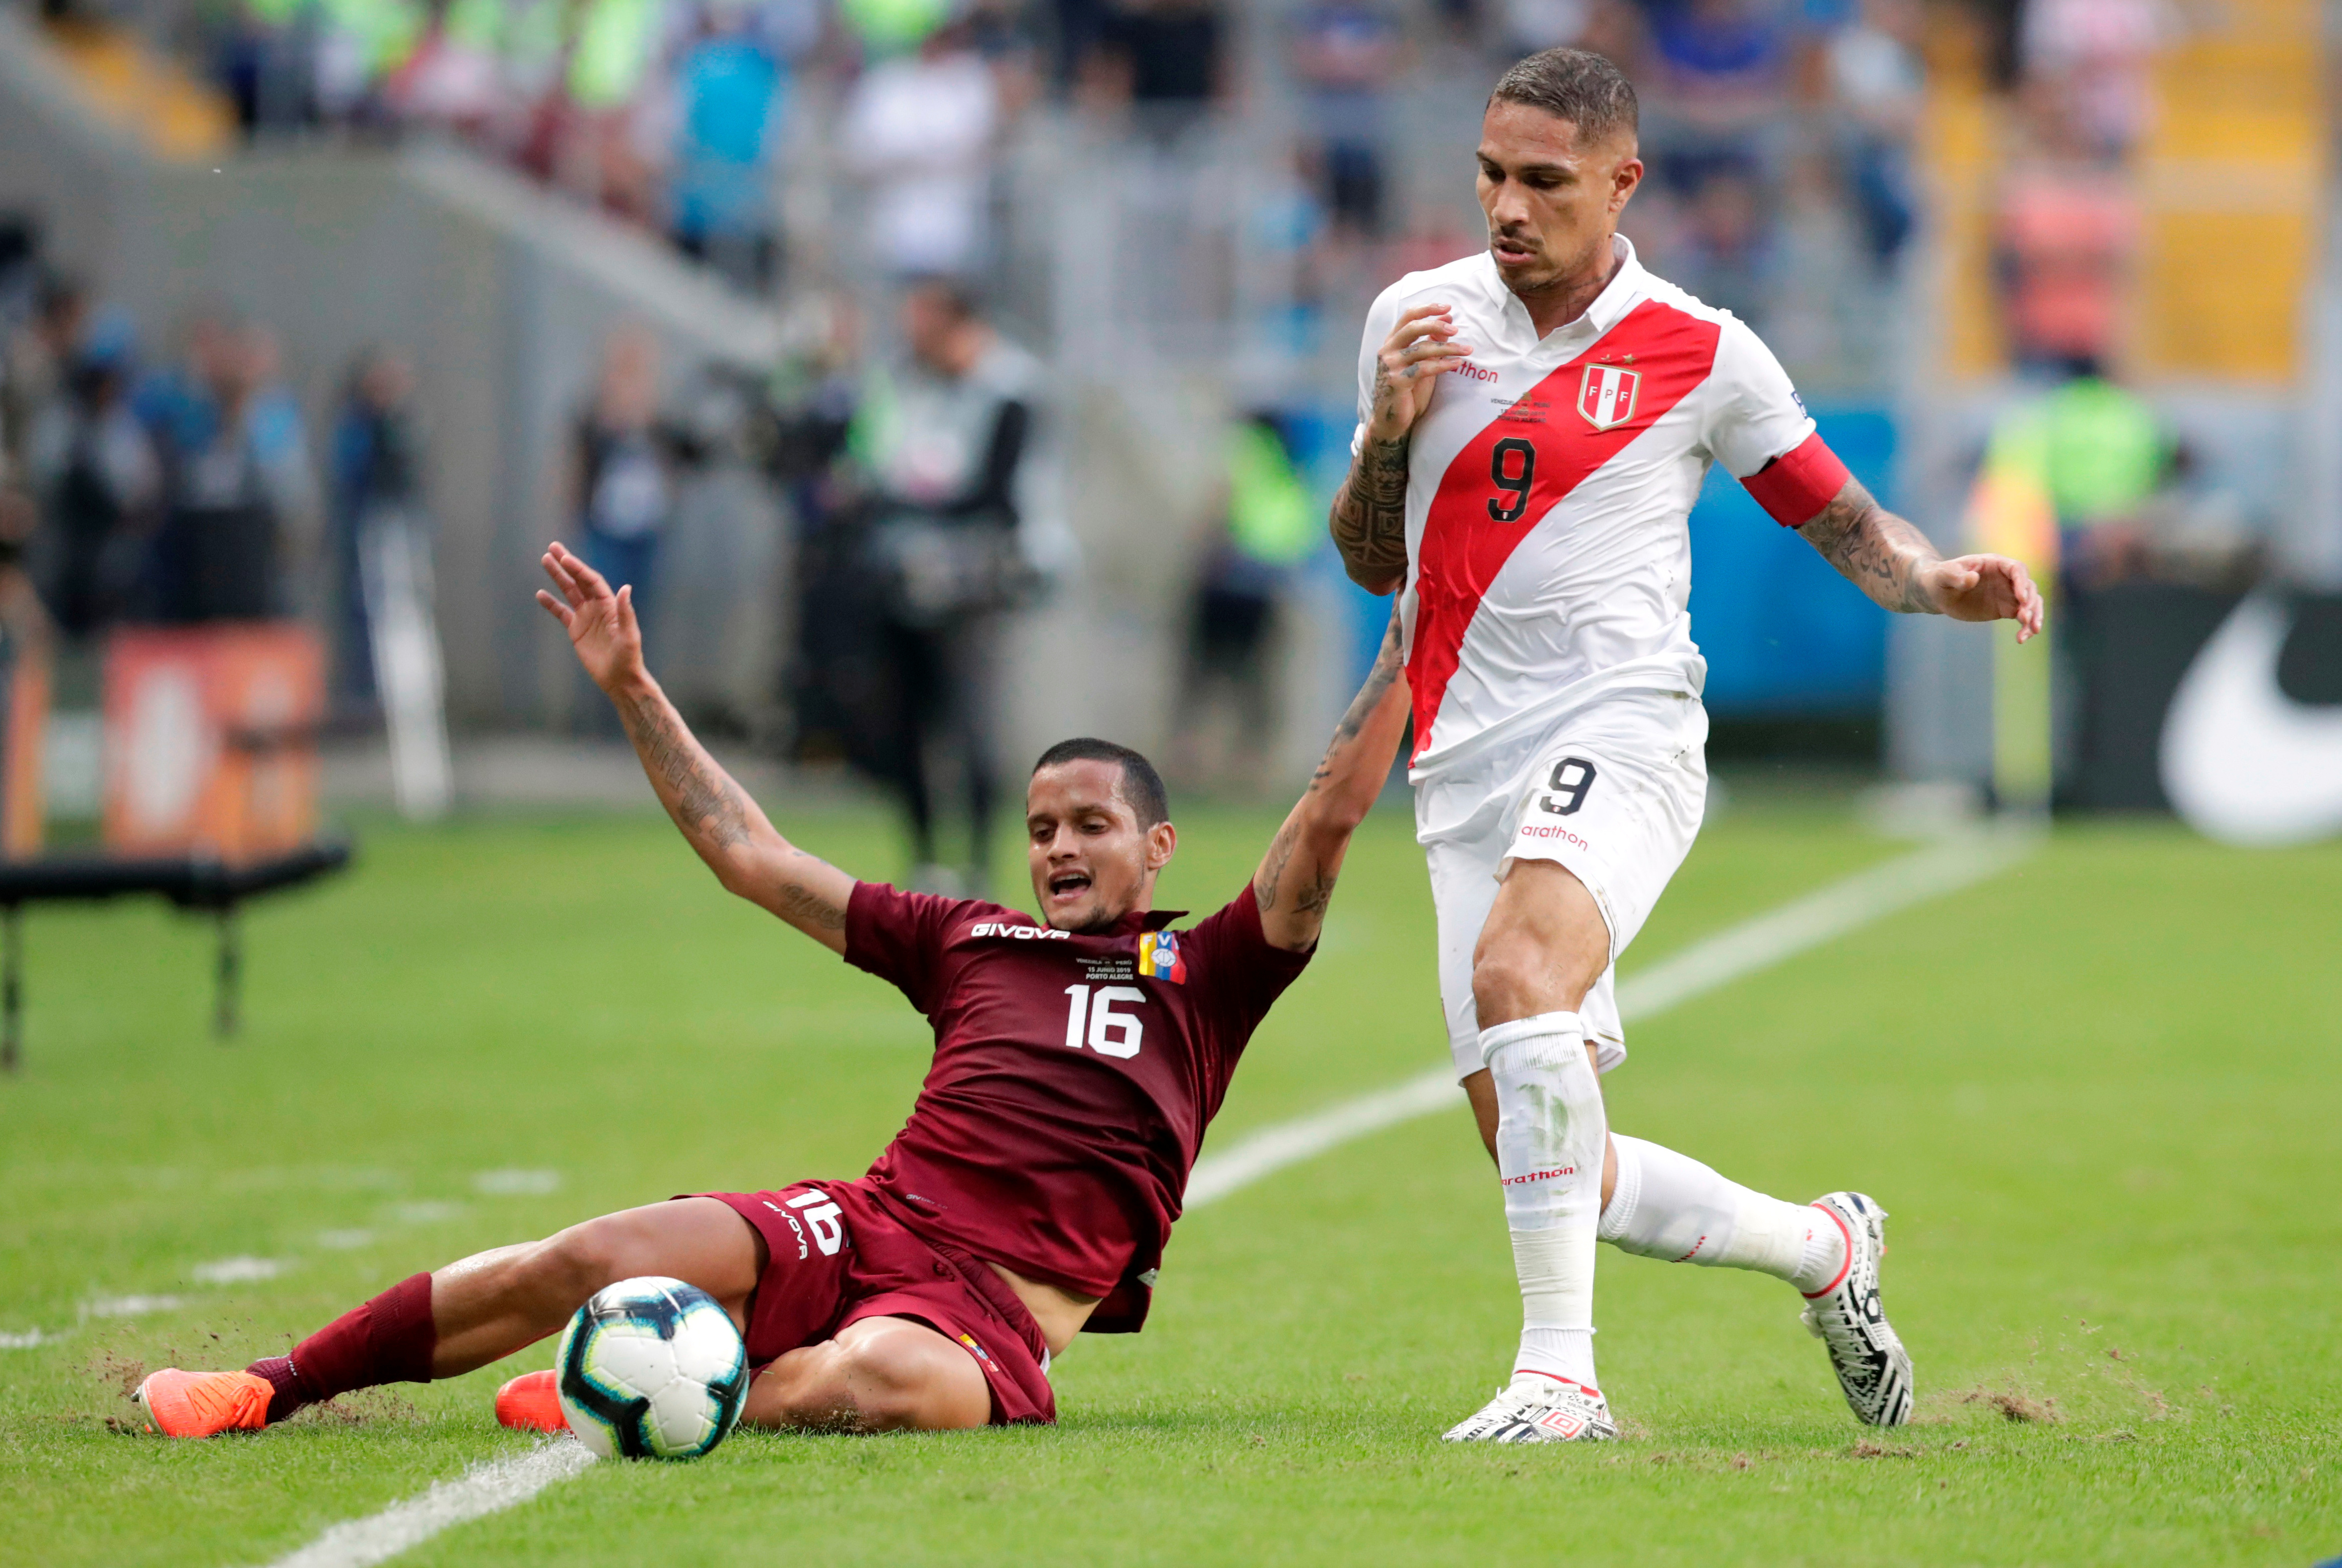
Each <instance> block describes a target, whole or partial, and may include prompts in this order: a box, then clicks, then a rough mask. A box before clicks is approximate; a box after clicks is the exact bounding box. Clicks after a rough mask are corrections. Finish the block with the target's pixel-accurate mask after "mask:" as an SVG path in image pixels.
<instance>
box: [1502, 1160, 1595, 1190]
mask: <svg viewBox="0 0 2342 1568" xmlns="http://www.w3.org/2000/svg"><path fill="white" fill-rule="evenodd" d="M1576 1174H1577V1167H1576V1165H1556V1166H1555V1167H1554V1168H1553V1169H1552V1170H1550V1171H1524V1172H1522V1173H1521V1174H1519V1175H1517V1176H1501V1177H1499V1178H1497V1184H1498V1185H1500V1186H1506V1187H1525V1186H1527V1185H1528V1184H1529V1183H1531V1182H1550V1181H1552V1180H1553V1179H1554V1178H1555V1177H1556V1176H1574V1175H1576Z"/></svg>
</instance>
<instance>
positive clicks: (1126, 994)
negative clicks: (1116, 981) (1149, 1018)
mask: <svg viewBox="0 0 2342 1568" xmlns="http://www.w3.org/2000/svg"><path fill="white" fill-rule="evenodd" d="M1096 991H1097V994H1096V995H1095V996H1093V995H1091V994H1090V992H1091V988H1090V987H1089V986H1086V985H1068V986H1066V995H1067V996H1069V997H1071V998H1072V999H1073V1005H1072V1006H1070V1007H1068V1008H1067V1009H1066V1050H1068V1051H1078V1050H1080V1049H1081V1048H1082V1047H1083V1046H1084V1045H1087V1046H1088V1047H1089V1048H1090V1049H1091V1050H1093V1051H1095V1052H1096V1053H1097V1054H1099V1055H1101V1056H1113V1057H1116V1058H1118V1059H1120V1060H1124V1061H1127V1060H1129V1059H1130V1058H1131V1057H1133V1056H1136V1055H1137V1054H1138V1042H1139V1036H1140V1035H1142V1034H1145V1033H1146V1022H1145V1020H1143V1019H1139V1018H1136V1017H1133V1016H1132V1015H1131V1014H1127V1013H1116V1011H1115V1010H1114V1004H1116V1003H1117V1002H1144V1001H1146V992H1144V991H1141V990H1139V989H1138V987H1136V985H1101V986H1098V987H1097V988H1096Z"/></svg>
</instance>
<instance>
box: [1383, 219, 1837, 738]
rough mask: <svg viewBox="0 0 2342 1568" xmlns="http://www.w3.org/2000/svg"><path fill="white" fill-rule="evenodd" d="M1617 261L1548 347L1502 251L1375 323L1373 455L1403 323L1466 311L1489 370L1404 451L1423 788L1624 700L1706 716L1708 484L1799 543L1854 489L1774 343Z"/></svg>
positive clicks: (1405, 618) (1452, 389) (1470, 340)
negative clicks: (1696, 708) (1392, 341)
mask: <svg viewBox="0 0 2342 1568" xmlns="http://www.w3.org/2000/svg"><path fill="white" fill-rule="evenodd" d="M1615 243H1616V246H1617V255H1618V258H1619V266H1618V270H1617V272H1616V275H1615V276H1614V277H1613V278H1612V279H1611V282H1610V284H1609V285H1608V286H1607V287H1606V288H1605V289H1604V290H1603V292H1602V294H1601V295H1600V296H1599V297H1598V298H1597V299H1596V301H1595V302H1594V304H1593V305H1591V306H1589V307H1588V308H1587V310H1586V314H1585V315H1583V316H1581V317H1580V318H1579V319H1578V320H1576V321H1575V322H1573V323H1570V324H1569V325H1566V326H1562V327H1558V328H1556V330H1555V331H1553V332H1551V333H1549V334H1547V335H1546V336H1544V337H1542V338H1540V337H1539V336H1538V335H1537V334H1536V327H1535V326H1534V325H1531V323H1530V320H1529V315H1528V311H1527V309H1526V307H1525V306H1524V305H1522V304H1521V303H1520V301H1519V300H1518V299H1516V297H1514V295H1513V294H1512V292H1511V291H1510V290H1508V289H1507V288H1506V286H1505V284H1504V280H1503V278H1502V276H1501V275H1499V274H1498V273H1497V271H1496V263H1495V261H1494V260H1493V259H1492V258H1491V257H1490V256H1489V255H1488V254H1487V253H1486V252H1485V251H1483V252H1481V253H1480V254H1478V255H1473V256H1468V257H1466V258H1465V259H1464V260H1461V261H1456V262H1451V263H1449V264H1448V265H1446V266H1442V267H1436V268H1433V269H1432V270H1430V271H1428V272H1419V273H1410V274H1408V275H1406V277H1403V278H1401V279H1400V280H1399V281H1398V282H1397V283H1396V284H1394V285H1391V286H1390V287H1389V288H1387V289H1386V290H1385V291H1384V292H1383V294H1382V295H1381V297H1380V298H1378V299H1377V300H1376V302H1375V305H1374V308H1373V309H1372V310H1371V311H1370V312H1368V313H1367V316H1366V335H1365V343H1364V346H1363V349H1362V351H1361V354H1360V356H1359V364H1358V398H1359V403H1358V407H1359V420H1360V424H1359V432H1358V439H1359V440H1363V439H1364V435H1365V429H1366V426H1365V423H1364V422H1365V420H1366V416H1367V412H1368V409H1369V407H1370V404H1371V399H1372V396H1373V387H1374V376H1375V369H1376V356H1377V355H1378V353H1379V351H1380V349H1381V346H1382V344H1383V341H1384V339H1385V338H1386V337H1387V336H1388V335H1389V334H1390V331H1391V328H1392V326H1393V325H1394V324H1395V323H1396V320H1397V318H1398V316H1399V315H1400V314H1401V313H1402V312H1404V311H1406V310H1407V309H1409V308H1410V307H1413V306H1416V305H1447V306H1449V307H1450V308H1451V309H1452V310H1453V311H1454V313H1455V322H1456V335H1457V338H1458V339H1459V340H1460V341H1462V342H1463V343H1465V344H1467V345H1470V347H1471V350H1472V356H1471V358H1470V360H1469V361H1468V362H1467V363H1466V365H1465V367H1464V368H1463V369H1461V370H1459V371H1455V372H1451V373H1449V374H1447V375H1442V376H1441V377H1440V378H1439V380H1438V383H1437V385H1436V390H1435V392H1434V394H1433V396H1432V400H1431V404H1430V407H1429V408H1428V410H1427V411H1426V413H1425V414H1423V415H1422V416H1421V417H1419V418H1418V419H1417V420H1416V424H1415V427H1414V430H1413V432H1412V433H1411V434H1410V436H1409V443H1408V473H1407V491H1406V546H1407V574H1406V584H1405V586H1404V590H1403V594H1402V596H1401V599H1400V604H1399V614H1400V622H1401V626H1402V630H1403V633H1404V635H1405V638H1406V661H1407V662H1406V669H1407V679H1408V682H1409V684H1410V685H1411V686H1412V688H1413V692H1414V700H1415V755H1414V757H1413V759H1412V761H1413V767H1414V772H1415V776H1416V777H1417V778H1418V779H1421V778H1425V777H1426V776H1429V775H1432V774H1438V773H1441V772H1445V771H1446V770H1448V769H1450V768H1453V767H1455V766H1456V765H1458V764H1464V765H1466V766H1468V765H1469V764H1470V760H1471V759H1472V758H1474V757H1475V756H1477V755H1479V754H1482V753H1483V752H1484V751H1486V750H1487V749H1488V748H1490V747H1494V746H1500V745H1502V744H1503V743H1504V742H1505V741H1506V739H1507V738H1510V737H1517V736H1520V735H1522V734H1525V733H1527V732H1532V731H1536V730H1539V729H1541V728H1543V727H1545V725H1546V724H1547V723H1548V722H1549V721H1550V720H1551V719H1552V718H1553V717H1554V716H1555V715H1556V714H1562V713H1565V712H1567V711H1569V710H1572V709H1578V708H1583V707H1584V706H1586V704H1588V703H1589V702H1592V701H1595V700H1597V699H1598V698H1599V697H1600V696H1601V695H1602V694H1604V693H1606V692H1609V691H1626V690H1642V691H1651V690H1659V691H1671V692H1679V693H1681V694H1683V695H1685V696H1686V697H1690V698H1694V699H1696V698H1697V697H1698V695H1699V694H1700V690H1701V687H1702V685H1703V684H1705V682H1706V671H1707V666H1706V661H1705V660H1703V659H1702V658H1701V657H1700V654H1699V649H1698V646H1697V645H1696V644H1695V643H1694V642H1693V641H1692V636H1691V617H1690V615H1689V614H1687V613H1686V603H1687V601H1688V600H1689V598H1690V594H1691V547H1690V536H1689V532H1688V528H1687V520H1688V518H1689V515H1690V512H1691V507H1692V504H1693V502H1694V501H1695V500H1696V499H1697V498H1698V495H1699V491H1700V485H1701V484H1702V483H1703V481H1704V480H1705V479H1706V474H1707V469H1708V465H1709V464H1711V463H1721V464H1724V466H1725V468H1726V471H1727V472H1728V473H1730V474H1732V475H1733V476H1734V477H1736V478H1737V479H1739V480H1740V481H1741V482H1742V483H1743V484H1746V486H1747V488H1748V490H1749V492H1750V494H1753V495H1755V496H1756V497H1757V500H1758V501H1759V502H1760V503H1762V504H1764V505H1765V507H1766V509H1767V511H1768V512H1769V513H1771V514H1772V515H1773V516H1774V517H1776V518H1777V519H1778V520H1779V521H1781V522H1782V523H1783V524H1787V525H1790V526H1795V525H1797V524H1802V523H1804V522H1806V521H1807V520H1808V519H1810V518H1812V517H1813V516H1814V515H1815V514H1817V513H1819V512H1820V511H1821V509H1822V508H1823V507H1824V506H1825V505H1827V504H1828V503H1829V501H1830V499H1831V498H1832V497H1833V496H1835V495H1836V494H1837V490H1838V488H1839V486H1841V485H1843V484H1845V483H1846V479H1847V473H1846V469H1845V467H1844V466H1843V465H1842V464H1839V463H1838V461H1837V458H1836V457H1834V456H1833V455H1831V454H1830V452H1829V449H1828V448H1827V446H1825V445H1823V444H1822V443H1821V440H1820V438H1819V437H1818V436H1817V435H1816V434H1814V423H1813V421H1812V420H1811V419H1810V418H1808V417H1807V414H1806V410H1805V405H1804V404H1803V403H1801V402H1800V401H1799V400H1798V397H1797V392H1796V391H1795V389H1794V388H1792V387H1791V385H1789V378H1788V376H1787V374H1786V373H1785V372H1784V371H1783V370H1782V369H1781V366H1780V363H1779V362H1778V361H1777V360H1776V359H1775V358H1774V357H1773V355H1772V353H1771V351H1770V350H1768V349H1767V348H1766V346H1765V345H1764V344H1763V343H1762V342H1760V341H1759V340H1758V339H1757V335H1756V334H1755V333H1753V332H1751V331H1750V330H1749V329H1748V327H1747V326H1746V325H1745V324H1743V323H1742V322H1741V321H1739V320H1738V319H1737V318H1736V317H1735V316H1734V315H1732V314H1731V313H1730V312H1728V311H1722V310H1716V309H1714V308H1712V307H1710V306H1707V305H1702V304H1701V303H1700V302H1699V301H1697V300H1696V299H1694V298H1693V297H1692V296H1691V295H1687V294H1686V293H1684V291H1683V290H1681V289H1679V288H1676V286H1675V285H1672V284H1669V283H1666V282H1664V281H1662V280H1661V279H1659V278H1656V277H1654V276H1652V275H1651V274H1650V273H1648V272H1647V271H1646V270H1645V269H1644V268H1643V266H1642V265H1641V264H1640V263H1639V262H1637V261H1636V259H1635V252H1634V247H1633V245H1630V244H1628V243H1627V241H1626V239H1625V238H1624V237H1623V236H1621V237H1620V238H1618V239H1617V240H1616V242H1615Z"/></svg>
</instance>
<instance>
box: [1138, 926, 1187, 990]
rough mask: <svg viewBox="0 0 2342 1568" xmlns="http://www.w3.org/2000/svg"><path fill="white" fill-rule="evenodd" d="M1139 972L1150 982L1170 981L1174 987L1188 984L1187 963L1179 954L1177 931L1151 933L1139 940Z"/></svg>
mask: <svg viewBox="0 0 2342 1568" xmlns="http://www.w3.org/2000/svg"><path fill="white" fill-rule="evenodd" d="M1138 972H1139V973H1140V974H1144V975H1145V976H1146V978H1147V979H1149V980H1168V981H1169V982H1171V984H1174V985H1184V984H1186V982H1187V961H1186V959H1185V958H1184V957H1182V956H1181V955H1180V953H1179V934H1178V933H1177V932H1175V931H1149V932H1146V934H1143V935H1141V936H1140V937H1139V939H1138Z"/></svg>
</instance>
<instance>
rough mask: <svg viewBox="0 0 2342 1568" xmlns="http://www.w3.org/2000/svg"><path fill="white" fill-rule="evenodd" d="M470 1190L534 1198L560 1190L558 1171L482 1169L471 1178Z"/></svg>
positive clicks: (500, 1195) (494, 1194)
mask: <svg viewBox="0 0 2342 1568" xmlns="http://www.w3.org/2000/svg"><path fill="white" fill-rule="evenodd" d="M472 1190H473V1191H474V1192H475V1193H486V1194H487V1195H488V1196H490V1197H492V1198H535V1197H542V1196H544V1195H545V1193H557V1192H559V1191H560V1190H561V1173H560V1172H558V1171H482V1172H481V1173H480V1174H478V1175H476V1176H474V1177H473V1178H472Z"/></svg>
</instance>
